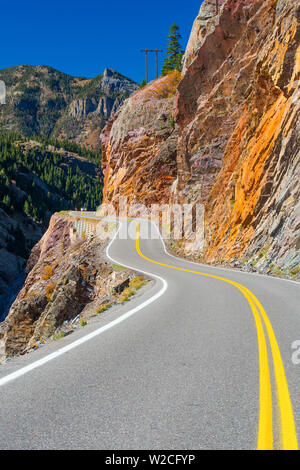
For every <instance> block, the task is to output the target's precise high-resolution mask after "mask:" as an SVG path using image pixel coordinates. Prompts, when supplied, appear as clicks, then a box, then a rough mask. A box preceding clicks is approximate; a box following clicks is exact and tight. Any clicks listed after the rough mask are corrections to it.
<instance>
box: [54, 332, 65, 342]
mask: <svg viewBox="0 0 300 470" xmlns="http://www.w3.org/2000/svg"><path fill="white" fill-rule="evenodd" d="M65 336H67V334H66V333H65V332H64V331H60V332H59V333H57V334H56V335H54V336H53V339H54V341H58V340H59V339H61V338H64V337H65Z"/></svg>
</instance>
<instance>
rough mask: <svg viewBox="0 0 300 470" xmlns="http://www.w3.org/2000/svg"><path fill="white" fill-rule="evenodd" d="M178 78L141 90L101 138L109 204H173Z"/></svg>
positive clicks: (160, 81) (159, 81)
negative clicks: (122, 199)
mask: <svg viewBox="0 0 300 470" xmlns="http://www.w3.org/2000/svg"><path fill="white" fill-rule="evenodd" d="M179 79H180V76H179V74H177V73H174V74H170V75H168V76H166V77H163V78H161V79H159V80H158V81H156V82H154V83H151V84H150V85H148V86H146V87H145V88H144V89H142V90H139V91H137V92H136V93H134V94H133V96H132V97H130V98H129V99H128V100H127V101H126V102H125V103H124V105H123V106H122V108H121V109H120V111H119V112H118V113H117V114H116V115H115V117H114V119H113V120H111V121H110V122H109V123H108V124H107V126H106V127H105V129H104V130H103V132H102V134H101V142H102V152H103V157H102V169H103V170H104V173H105V181H104V195H105V197H104V202H108V201H109V202H113V203H115V202H117V201H118V198H119V196H126V197H127V198H128V202H135V203H139V202H142V203H146V204H153V203H155V202H161V201H163V202H167V201H168V200H169V197H170V184H171V183H172V182H173V181H174V179H175V176H176V146H177V132H176V130H175V128H174V127H175V126H174V119H173V115H172V111H173V106H174V92H175V89H176V85H177V83H178V81H179Z"/></svg>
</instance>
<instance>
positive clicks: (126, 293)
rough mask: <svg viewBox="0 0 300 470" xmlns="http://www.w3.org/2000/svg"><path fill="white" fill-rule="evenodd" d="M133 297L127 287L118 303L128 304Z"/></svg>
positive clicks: (132, 293) (132, 292) (131, 291)
mask: <svg viewBox="0 0 300 470" xmlns="http://www.w3.org/2000/svg"><path fill="white" fill-rule="evenodd" d="M133 295H134V291H133V290H132V289H130V287H127V288H126V289H124V290H123V292H122V294H121V295H120V302H128V300H129V299H130V297H132V296H133Z"/></svg>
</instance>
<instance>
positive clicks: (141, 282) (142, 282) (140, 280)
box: [129, 276, 147, 290]
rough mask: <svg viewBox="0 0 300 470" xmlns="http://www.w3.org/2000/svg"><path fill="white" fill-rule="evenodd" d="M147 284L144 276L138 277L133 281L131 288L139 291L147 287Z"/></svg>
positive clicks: (130, 284)
mask: <svg viewBox="0 0 300 470" xmlns="http://www.w3.org/2000/svg"><path fill="white" fill-rule="evenodd" d="M146 284H147V282H146V281H145V279H143V277H142V276H137V277H134V278H133V279H131V281H130V283H129V286H130V287H131V288H132V289H134V290H139V289H141V287H143V286H145V285H146Z"/></svg>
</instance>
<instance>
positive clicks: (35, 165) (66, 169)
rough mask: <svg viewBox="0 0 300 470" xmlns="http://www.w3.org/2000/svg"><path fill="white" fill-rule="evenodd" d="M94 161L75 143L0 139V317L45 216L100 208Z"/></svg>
mask: <svg viewBox="0 0 300 470" xmlns="http://www.w3.org/2000/svg"><path fill="white" fill-rule="evenodd" d="M100 159H101V154H100V153H98V152H93V151H91V150H87V149H86V148H84V147H80V146H78V145H77V144H75V143H70V142H60V141H57V140H47V139H46V138H35V139H34V140H33V139H32V140H30V139H24V137H21V136H19V135H17V134H12V133H10V134H3V133H2V134H0V317H1V309H2V307H3V306H4V305H5V298H4V299H3V297H2V296H3V295H5V293H6V291H7V286H8V285H9V284H10V283H11V282H13V281H14V280H15V279H16V278H17V277H18V275H19V274H20V273H21V272H22V270H23V269H24V266H25V263H26V259H27V257H28V255H29V252H30V250H31V248H32V246H33V245H34V244H35V243H36V242H37V241H38V240H39V239H40V237H41V236H42V234H43V232H44V231H45V229H46V228H47V226H48V223H49V219H50V217H51V215H52V214H53V213H54V212H58V211H62V210H68V209H75V208H78V209H80V208H81V207H82V206H85V207H87V208H88V209H90V210H95V209H96V208H97V207H98V206H99V204H100V203H101V200H102V171H101V169H100V166H97V165H96V164H95V162H97V163H98V164H99V163H100ZM1 297H2V300H1ZM1 304H2V307H1Z"/></svg>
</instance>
